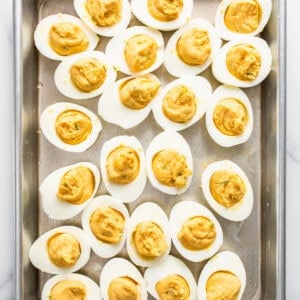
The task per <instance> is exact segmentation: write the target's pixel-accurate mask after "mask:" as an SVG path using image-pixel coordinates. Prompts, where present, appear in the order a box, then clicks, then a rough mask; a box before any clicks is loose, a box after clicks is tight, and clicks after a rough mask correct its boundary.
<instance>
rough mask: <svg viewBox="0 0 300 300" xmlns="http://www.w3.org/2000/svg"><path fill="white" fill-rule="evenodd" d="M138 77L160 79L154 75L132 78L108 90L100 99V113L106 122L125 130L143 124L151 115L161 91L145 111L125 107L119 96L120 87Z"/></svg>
mask: <svg viewBox="0 0 300 300" xmlns="http://www.w3.org/2000/svg"><path fill="white" fill-rule="evenodd" d="M137 77H146V78H149V79H153V80H157V81H158V82H159V79H158V78H157V77H156V76H155V75H153V74H146V75H139V76H130V77H125V78H122V79H120V80H118V81H117V82H116V83H115V84H114V85H112V86H111V87H110V88H109V89H108V90H106V91H105V92H104V93H103V94H102V96H101V97H100V99H99V103H98V113H99V115H100V116H101V118H102V119H104V120H105V121H106V122H109V123H112V124H116V125H118V126H120V127H122V128H124V129H129V128H132V127H134V126H136V125H138V124H140V123H141V122H143V121H144V120H145V119H146V118H147V116H148V115H149V113H150V111H151V108H152V106H153V105H154V103H155V102H156V99H157V98H158V95H159V91H160V90H159V91H158V92H157V94H156V96H155V97H154V98H153V100H152V101H151V102H150V103H149V104H148V105H147V106H146V107H145V108H143V109H131V108H129V107H127V106H125V105H124V104H123V103H122V102H121V100H120V96H119V88H120V86H121V85H122V84H123V83H124V82H126V81H127V80H129V79H132V78H137Z"/></svg>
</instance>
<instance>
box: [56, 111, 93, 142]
mask: <svg viewBox="0 0 300 300" xmlns="http://www.w3.org/2000/svg"><path fill="white" fill-rule="evenodd" d="M55 131H56V134H57V136H58V137H59V138H60V140H62V141H63V142H64V143H66V144H69V145H78V144H80V143H82V142H83V141H85V140H86V139H87V138H88V136H89V135H90V133H91V131H92V121H91V120H90V118H89V117H88V116H87V115H86V114H85V113H83V112H81V111H78V110H66V111H64V112H62V113H61V114H60V115H59V116H58V117H57V119H56V121H55Z"/></svg>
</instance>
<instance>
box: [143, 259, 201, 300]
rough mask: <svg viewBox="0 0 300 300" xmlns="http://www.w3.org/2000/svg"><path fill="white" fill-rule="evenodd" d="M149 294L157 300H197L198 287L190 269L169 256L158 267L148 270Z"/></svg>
mask: <svg viewBox="0 0 300 300" xmlns="http://www.w3.org/2000/svg"><path fill="white" fill-rule="evenodd" d="M144 279H145V283H146V286H147V290H148V292H149V293H150V294H151V296H153V297H154V298H155V299H165V298H167V299H168V295H176V296H177V297H176V298H177V299H190V300H197V299H198V298H197V285H196V282H195V279H194V276H193V274H192V272H191V271H190V269H189V268H188V267H187V266H186V264H185V263H184V262H182V261H181V260H180V259H178V258H176V257H174V256H172V255H169V256H168V257H167V258H166V259H165V260H164V261H163V262H161V263H160V264H158V265H154V266H151V267H149V268H147V270H146V271H145V274H144Z"/></svg>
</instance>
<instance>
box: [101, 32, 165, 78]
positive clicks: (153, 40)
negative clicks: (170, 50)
mask: <svg viewBox="0 0 300 300" xmlns="http://www.w3.org/2000/svg"><path fill="white" fill-rule="evenodd" d="M105 54H106V56H107V57H108V58H110V60H111V61H112V62H113V64H114V66H115V67H116V68H117V70H120V71H121V72H122V73H125V74H128V75H143V74H148V73H151V72H152V71H155V70H156V69H158V68H159V67H160V66H161V64H162V63H163V60H164V40H163V36H162V34H161V32H159V31H158V30H155V29H152V28H149V27H146V26H133V27H130V28H128V29H125V30H122V31H120V32H119V33H118V34H117V35H115V36H114V37H113V38H112V39H111V40H110V41H109V42H108V44H107V46H106V50H105Z"/></svg>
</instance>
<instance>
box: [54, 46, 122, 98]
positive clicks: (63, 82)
mask: <svg viewBox="0 0 300 300" xmlns="http://www.w3.org/2000/svg"><path fill="white" fill-rule="evenodd" d="M82 58H94V59H97V60H98V61H100V62H101V63H103V64H104V66H105V69H106V77H105V80H104V82H103V83H102V85H101V86H100V87H98V88H97V89H95V90H93V91H91V92H83V91H81V90H80V89H78V88H77V87H76V86H75V84H74V83H73V82H72V79H71V74H70V69H71V67H72V65H73V64H74V63H76V61H77V60H79V59H82ZM116 77H117V73H116V71H115V69H114V67H113V66H112V64H111V63H110V61H109V60H108V59H107V57H106V56H105V54H104V53H102V52H100V51H90V52H88V51H85V52H82V53H78V54H74V55H71V56H69V57H67V58H65V59H64V60H63V61H62V62H61V63H60V64H59V65H58V67H57V68H56V70H55V73H54V82H55V85H56V87H57V89H58V90H59V91H60V92H61V93H62V94H63V95H64V96H66V97H68V98H72V99H78V100H79V99H80V100H83V99H89V98H93V97H96V96H99V95H100V94H102V93H103V92H104V91H105V90H107V89H108V88H109V87H110V86H111V85H112V84H113V83H114V82H115V80H116Z"/></svg>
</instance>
